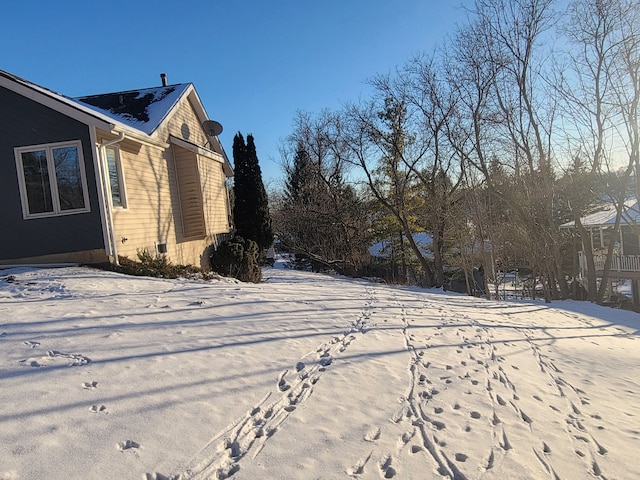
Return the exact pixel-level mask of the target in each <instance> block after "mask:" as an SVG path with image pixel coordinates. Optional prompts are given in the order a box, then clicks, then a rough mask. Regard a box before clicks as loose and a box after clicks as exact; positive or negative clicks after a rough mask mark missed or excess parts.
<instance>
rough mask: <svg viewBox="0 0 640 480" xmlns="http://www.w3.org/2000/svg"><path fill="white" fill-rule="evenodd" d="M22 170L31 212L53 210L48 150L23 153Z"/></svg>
mask: <svg viewBox="0 0 640 480" xmlns="http://www.w3.org/2000/svg"><path fill="white" fill-rule="evenodd" d="M22 170H23V171H24V183H25V186H26V187H27V188H26V190H27V203H28V205H29V213H30V214H35V213H45V212H53V202H52V201H51V185H50V183H49V171H48V170H47V152H46V150H36V151H35V152H24V153H22Z"/></svg>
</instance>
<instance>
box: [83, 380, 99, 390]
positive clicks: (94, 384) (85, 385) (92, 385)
mask: <svg viewBox="0 0 640 480" xmlns="http://www.w3.org/2000/svg"><path fill="white" fill-rule="evenodd" d="M97 387H98V382H84V383H83V384H82V388H84V389H86V390H93V389H94V388H97Z"/></svg>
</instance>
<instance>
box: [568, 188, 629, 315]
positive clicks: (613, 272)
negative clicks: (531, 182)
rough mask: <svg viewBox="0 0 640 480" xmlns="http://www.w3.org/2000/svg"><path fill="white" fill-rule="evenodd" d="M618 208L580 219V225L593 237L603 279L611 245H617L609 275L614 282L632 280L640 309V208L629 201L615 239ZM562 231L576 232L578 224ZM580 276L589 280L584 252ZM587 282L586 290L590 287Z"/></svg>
mask: <svg viewBox="0 0 640 480" xmlns="http://www.w3.org/2000/svg"><path fill="white" fill-rule="evenodd" d="M616 216H617V209H616V206H615V205H613V204H611V205H606V206H605V207H603V208H602V209H601V210H600V211H597V212H595V213H592V214H590V215H587V216H585V217H583V218H581V219H580V223H581V224H582V225H583V226H584V228H585V229H586V230H587V231H588V232H589V235H590V236H591V245H592V249H593V255H594V256H593V259H594V264H595V275H596V277H597V278H601V277H602V276H603V274H604V266H605V262H606V260H607V251H608V248H609V244H610V243H611V242H613V243H614V250H613V256H612V258H611V267H610V271H609V278H610V279H625V280H631V281H632V283H631V291H632V296H633V302H634V305H636V306H638V305H640V206H639V205H638V202H637V201H636V200H635V199H631V200H627V201H626V202H625V204H624V207H623V209H622V216H621V217H620V229H619V231H618V233H617V235H614V231H615V229H614V226H615V223H616ZM560 228H561V229H566V230H575V228H576V227H575V222H568V223H565V224H564V225H561V226H560ZM578 260H579V265H580V274H581V275H582V277H586V276H587V261H586V255H585V252H584V244H583V245H582V251H580V252H579V256H578ZM586 286H587V285H586V282H585V287H586Z"/></svg>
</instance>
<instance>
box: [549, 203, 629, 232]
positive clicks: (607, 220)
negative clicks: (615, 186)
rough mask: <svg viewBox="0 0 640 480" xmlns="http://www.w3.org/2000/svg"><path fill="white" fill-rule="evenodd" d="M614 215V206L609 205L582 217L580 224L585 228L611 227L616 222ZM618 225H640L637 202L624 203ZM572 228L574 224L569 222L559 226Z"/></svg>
mask: <svg viewBox="0 0 640 480" xmlns="http://www.w3.org/2000/svg"><path fill="white" fill-rule="evenodd" d="M616 214H617V209H616V206H615V205H614V204H609V205H606V206H605V207H603V209H602V210H600V211H598V212H594V213H592V214H590V215H586V216H584V217H582V218H581V219H580V222H581V223H582V225H583V226H584V227H586V228H594V227H608V226H613V225H614V224H615V222H616ZM620 223H621V224H622V225H629V224H632V223H634V224H635V223H640V206H638V201H637V200H633V199H632V200H627V201H626V202H625V203H624V211H623V214H622V220H621V222H620ZM574 226H575V222H573V221H571V222H567V223H565V224H563V225H561V226H560V228H573V227H574Z"/></svg>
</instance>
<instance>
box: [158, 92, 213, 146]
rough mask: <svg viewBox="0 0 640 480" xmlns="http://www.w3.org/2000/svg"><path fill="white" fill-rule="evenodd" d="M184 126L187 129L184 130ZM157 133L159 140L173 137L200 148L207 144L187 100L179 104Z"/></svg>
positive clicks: (196, 117)
mask: <svg viewBox="0 0 640 480" xmlns="http://www.w3.org/2000/svg"><path fill="white" fill-rule="evenodd" d="M184 125H186V127H187V129H185V128H184ZM187 132H188V135H187V136H185V135H184V133H187ZM159 133H160V134H159V137H160V138H168V137H169V135H173V136H175V137H178V138H181V139H183V140H186V141H188V142H191V143H195V144H196V145H198V146H200V147H202V146H204V145H205V144H206V143H207V137H206V136H205V135H204V131H203V130H202V125H200V120H199V119H198V116H197V115H196V112H195V110H194V109H193V106H192V105H191V102H190V101H189V99H188V98H187V99H185V101H183V102H182V103H181V105H180V106H179V108H178V109H177V110H176V111H175V112H174V114H173V115H172V116H171V118H169V120H168V121H167V122H166V124H165V125H164V126H163V129H162V131H161V132H159Z"/></svg>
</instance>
